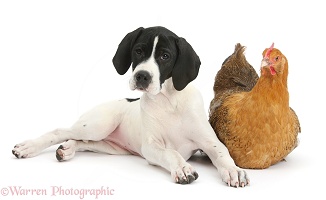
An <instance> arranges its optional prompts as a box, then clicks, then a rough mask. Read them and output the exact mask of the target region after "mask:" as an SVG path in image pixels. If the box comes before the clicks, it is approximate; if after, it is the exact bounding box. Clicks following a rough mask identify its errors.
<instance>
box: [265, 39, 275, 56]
mask: <svg viewBox="0 0 326 200" xmlns="http://www.w3.org/2000/svg"><path fill="white" fill-rule="evenodd" d="M273 48H274V42H273V44H272V46H271V47H269V49H268V50H267V51H266V53H265V58H269V55H270V54H271V52H272V50H273Z"/></svg>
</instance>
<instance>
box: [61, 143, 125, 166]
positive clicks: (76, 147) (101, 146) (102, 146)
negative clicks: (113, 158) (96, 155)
mask: <svg viewBox="0 0 326 200" xmlns="http://www.w3.org/2000/svg"><path fill="white" fill-rule="evenodd" d="M76 151H93V152H100V153H107V154H114V155H117V154H119V155H127V154H131V153H130V152H129V151H127V150H125V149H123V148H121V147H119V146H117V145H116V144H114V143H112V142H109V141H87V142H84V141H80V140H68V141H67V142H65V143H64V144H62V145H60V146H59V148H58V149H57V151H56V157H57V159H58V161H65V160H70V159H71V158H73V157H74V155H75V152H76Z"/></svg>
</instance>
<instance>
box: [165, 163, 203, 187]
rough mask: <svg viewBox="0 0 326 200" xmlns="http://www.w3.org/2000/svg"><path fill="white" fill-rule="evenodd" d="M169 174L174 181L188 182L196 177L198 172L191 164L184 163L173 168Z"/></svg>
mask: <svg viewBox="0 0 326 200" xmlns="http://www.w3.org/2000/svg"><path fill="white" fill-rule="evenodd" d="M171 176H172V178H173V179H174V180H175V181H176V183H180V184H190V183H192V182H193V181H194V180H196V179H197V178H198V173H197V172H196V171H195V170H194V169H193V167H192V166H191V165H189V164H188V163H185V165H184V166H179V167H177V168H176V169H175V170H172V171H171Z"/></svg>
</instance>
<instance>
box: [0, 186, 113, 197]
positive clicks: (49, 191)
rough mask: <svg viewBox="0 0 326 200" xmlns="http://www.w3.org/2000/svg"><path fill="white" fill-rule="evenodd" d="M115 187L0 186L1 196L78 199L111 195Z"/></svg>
mask: <svg viewBox="0 0 326 200" xmlns="http://www.w3.org/2000/svg"><path fill="white" fill-rule="evenodd" d="M114 194H115V189H112V188H110V187H104V186H101V187H100V188H91V189H86V188H69V187H63V186H50V187H48V188H26V187H23V186H6V187H2V188H1V196H3V197H9V196H11V197H15V196H16V197H18V196H25V197H32V196H51V197H62V196H71V197H72V196H75V197H78V198H79V199H84V198H85V197H94V199H99V197H101V196H103V197H104V196H106V197H107V196H113V195H114ZM1 199H2V198H1Z"/></svg>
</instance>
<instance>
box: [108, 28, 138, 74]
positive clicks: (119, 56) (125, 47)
mask: <svg viewBox="0 0 326 200" xmlns="http://www.w3.org/2000/svg"><path fill="white" fill-rule="evenodd" d="M143 29H144V28H143V27H139V28H138V29H136V30H134V31H132V32H130V33H128V34H127V35H126V36H125V37H124V38H123V39H122V41H121V42H120V44H119V46H118V49H117V52H116V53H115V55H114V57H113V59H112V62H113V65H114V67H115V69H116V70H117V72H118V73H119V74H120V75H123V74H125V73H126V72H127V71H128V69H129V67H130V65H131V50H132V47H133V46H134V43H135V41H136V40H137V38H138V36H139V35H140V34H141V32H142V30H143Z"/></svg>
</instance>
